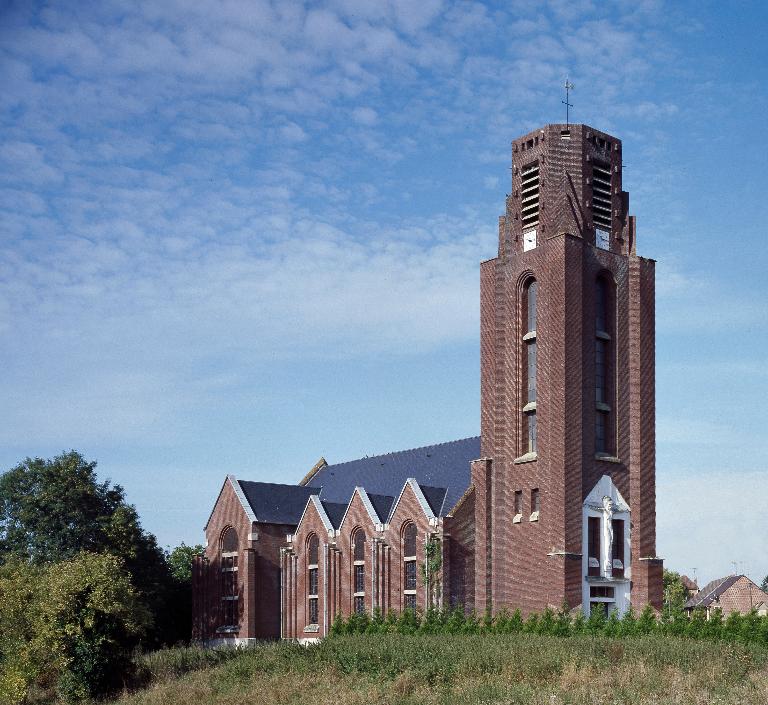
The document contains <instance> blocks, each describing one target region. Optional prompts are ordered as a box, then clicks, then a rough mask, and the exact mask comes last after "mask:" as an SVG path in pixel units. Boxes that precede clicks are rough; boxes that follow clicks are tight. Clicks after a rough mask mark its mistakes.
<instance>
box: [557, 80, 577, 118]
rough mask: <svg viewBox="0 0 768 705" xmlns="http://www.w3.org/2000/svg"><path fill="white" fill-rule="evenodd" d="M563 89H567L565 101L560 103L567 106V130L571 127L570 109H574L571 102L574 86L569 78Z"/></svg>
mask: <svg viewBox="0 0 768 705" xmlns="http://www.w3.org/2000/svg"><path fill="white" fill-rule="evenodd" d="M563 88H565V100H561V101H560V102H561V103H563V104H564V105H565V129H566V130H567V129H569V127H570V113H569V112H568V109H569V108H572V107H573V104H572V103H570V102H569V98H570V95H571V91H572V90H573V88H574V86H573V84H572V83H571V82H570V81H569V80H568V78H567V77H566V79H565V85H564V86H563Z"/></svg>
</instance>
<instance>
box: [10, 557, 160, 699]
mask: <svg viewBox="0 0 768 705" xmlns="http://www.w3.org/2000/svg"><path fill="white" fill-rule="evenodd" d="M30 605H33V606H34V609H30V607H29V606H30ZM20 606H21V607H22V608H23V609H22V610H19V607H20ZM149 624H150V616H149V613H148V611H147V609H146V608H145V607H144V606H143V605H142V604H141V603H140V602H139V600H138V598H137V596H136V593H135V591H134V589H133V586H132V584H131V580H130V577H129V575H128V574H127V572H126V571H125V570H124V569H123V566H122V562H121V561H120V559H118V558H116V557H115V556H113V555H109V554H94V553H81V554H78V555H76V556H75V557H74V558H71V559H69V560H65V561H61V562H59V563H53V564H51V565H49V566H46V567H45V568H35V567H33V566H31V565H29V564H28V563H20V562H12V563H9V564H6V565H5V566H3V567H2V568H0V626H2V637H3V638H2V647H0V649H2V663H0V668H1V669H2V671H1V672H0V683H1V684H2V685H0V687H1V688H2V689H3V691H4V692H3V696H4V698H5V700H6V701H7V702H9V703H16V702H23V701H24V700H25V699H26V697H27V693H28V691H29V689H30V687H31V686H32V684H33V683H38V684H40V685H43V686H45V685H53V686H54V687H55V688H56V690H57V691H58V693H59V695H60V696H61V698H62V699H63V700H64V701H66V702H77V701H80V700H86V699H89V698H94V697H98V696H102V695H105V694H108V693H111V692H114V691H115V690H118V689H119V688H121V687H122V686H123V685H124V683H125V679H128V678H131V677H132V671H133V667H134V662H133V661H132V659H131V653H132V651H133V649H134V647H135V646H136V645H137V644H138V643H139V641H140V639H141V637H142V636H143V635H144V634H145V633H146V630H147V628H148V626H149Z"/></svg>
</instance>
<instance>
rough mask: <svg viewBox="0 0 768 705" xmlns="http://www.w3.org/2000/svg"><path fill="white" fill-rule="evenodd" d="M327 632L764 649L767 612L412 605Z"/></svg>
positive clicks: (353, 619)
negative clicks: (668, 640) (630, 640)
mask: <svg viewBox="0 0 768 705" xmlns="http://www.w3.org/2000/svg"><path fill="white" fill-rule="evenodd" d="M330 633H331V635H332V636H341V635H346V634H401V635H413V634H488V635H490V634H541V635H550V636H559V637H572V636H581V635H584V634H588V635H591V636H606V637H611V638H622V637H637V636H647V635H650V634H658V635H660V636H671V637H684V638H687V639H708V640H722V641H729V642H741V643H744V644H756V645H759V646H762V647H765V648H768V616H766V617H761V616H760V615H758V614H757V612H754V611H753V612H750V613H749V614H739V613H738V612H734V613H732V614H730V615H728V618H727V619H723V617H722V614H721V613H720V612H719V610H716V611H715V612H714V614H713V616H712V617H711V618H710V619H709V620H707V619H706V617H705V614H704V612H703V611H695V612H694V613H693V615H692V617H690V618H689V617H688V616H687V615H686V614H685V613H684V612H682V611H678V612H673V613H671V614H670V615H669V616H668V617H667V616H665V617H664V618H662V619H660V620H659V619H657V618H656V613H655V612H654V611H653V609H652V608H651V607H646V608H645V609H644V610H643V611H642V612H641V613H640V614H639V615H636V614H635V613H634V611H633V610H631V609H630V610H629V611H628V612H627V613H626V614H625V615H624V616H623V617H622V618H619V617H618V615H617V614H616V613H615V612H614V613H612V614H611V615H610V616H608V617H606V616H605V615H604V614H603V613H602V612H599V611H595V612H593V613H592V614H591V615H590V616H589V618H588V619H585V618H584V616H583V615H582V614H581V612H579V613H577V614H576V615H572V614H571V613H570V612H569V611H568V610H567V608H566V607H563V608H561V609H560V610H559V611H558V612H555V611H554V610H552V609H549V608H547V609H546V610H544V611H543V612H541V613H535V612H534V613H531V614H530V615H529V617H528V619H526V620H523V617H522V615H521V614H520V611H519V610H516V611H515V612H514V613H512V614H511V615H510V614H509V613H508V612H505V611H502V612H499V613H498V614H496V615H492V614H491V613H490V612H486V613H485V614H484V615H483V616H482V618H480V619H478V617H477V616H476V615H474V614H470V615H465V614H464V611H463V610H461V609H455V610H450V611H441V610H435V609H433V610H427V612H426V613H425V614H424V615H423V616H421V615H419V614H417V613H415V612H413V611H412V610H404V611H403V612H401V613H400V614H399V615H398V614H396V613H394V612H391V613H390V614H388V615H387V616H386V617H384V616H383V615H382V614H381V613H380V612H378V611H376V612H375V613H374V615H373V617H369V616H368V614H353V615H351V616H350V617H349V619H347V620H344V619H343V618H342V617H341V616H340V615H337V617H336V619H335V620H334V621H333V624H332V625H331V629H330Z"/></svg>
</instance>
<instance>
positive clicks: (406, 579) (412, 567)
mask: <svg viewBox="0 0 768 705" xmlns="http://www.w3.org/2000/svg"><path fill="white" fill-rule="evenodd" d="M403 607H404V608H405V609H414V610H415V609H416V525H415V524H414V523H413V522H409V523H408V524H407V525H406V527H405V530H404V531H403Z"/></svg>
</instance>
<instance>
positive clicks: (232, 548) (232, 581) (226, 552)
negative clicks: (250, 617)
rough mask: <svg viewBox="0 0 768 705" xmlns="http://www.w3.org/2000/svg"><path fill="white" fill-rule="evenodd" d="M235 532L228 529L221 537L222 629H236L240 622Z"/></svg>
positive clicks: (237, 546)
mask: <svg viewBox="0 0 768 705" xmlns="http://www.w3.org/2000/svg"><path fill="white" fill-rule="evenodd" d="M239 547H240V544H239V541H238V538H237V532H236V531H235V530H234V529H233V528H232V527H229V528H228V529H226V530H225V531H224V533H223V534H222V535H221V556H220V560H221V622H222V626H223V627H236V626H237V625H238V622H239V620H240V611H239V609H238V603H239V600H240V596H239V589H238V580H237V574H238V565H237V558H238V551H239Z"/></svg>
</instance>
